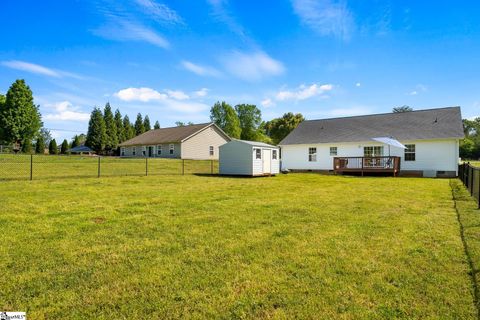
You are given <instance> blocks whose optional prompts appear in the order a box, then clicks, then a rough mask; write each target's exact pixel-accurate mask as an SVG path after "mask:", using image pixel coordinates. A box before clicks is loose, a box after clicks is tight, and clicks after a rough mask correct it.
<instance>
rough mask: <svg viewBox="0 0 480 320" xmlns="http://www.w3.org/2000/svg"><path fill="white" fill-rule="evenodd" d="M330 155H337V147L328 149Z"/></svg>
mask: <svg viewBox="0 0 480 320" xmlns="http://www.w3.org/2000/svg"><path fill="white" fill-rule="evenodd" d="M330 155H331V156H336V155H337V147H330Z"/></svg>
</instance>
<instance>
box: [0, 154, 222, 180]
mask: <svg viewBox="0 0 480 320" xmlns="http://www.w3.org/2000/svg"><path fill="white" fill-rule="evenodd" d="M217 173H218V161H216V160H190V159H164V158H118V157H99V156H98V157H97V156H73V155H27V154H0V180H40V179H57V178H76V177H98V178H99V177H113V176H151V175H186V174H217Z"/></svg>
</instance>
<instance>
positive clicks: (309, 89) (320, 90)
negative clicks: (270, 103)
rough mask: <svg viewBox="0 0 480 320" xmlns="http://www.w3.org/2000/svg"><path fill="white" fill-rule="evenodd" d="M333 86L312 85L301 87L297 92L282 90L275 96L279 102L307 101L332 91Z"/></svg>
mask: <svg viewBox="0 0 480 320" xmlns="http://www.w3.org/2000/svg"><path fill="white" fill-rule="evenodd" d="M332 89H333V85H331V84H322V85H319V84H316V83H314V84H312V85H310V86H306V85H301V86H299V87H298V88H297V89H296V90H293V91H292V90H281V91H279V92H278V93H277V94H276V95H275V99H276V100H278V101H284V100H305V99H309V98H312V97H314V96H318V95H322V94H324V93H325V92H327V91H331V90H332Z"/></svg>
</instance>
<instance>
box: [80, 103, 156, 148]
mask: <svg viewBox="0 0 480 320" xmlns="http://www.w3.org/2000/svg"><path fill="white" fill-rule="evenodd" d="M153 129H160V123H159V122H158V120H157V121H156V122H155V124H154V126H153ZM150 130H152V127H151V124H150V118H149V117H148V115H146V116H145V118H142V114H141V113H138V114H137V118H136V120H135V122H134V123H131V122H130V118H129V117H128V115H125V116H124V117H122V114H121V113H120V110H118V109H116V110H115V114H114V113H113V112H112V108H111V106H110V103H108V102H107V104H106V105H105V108H104V109H103V112H102V110H101V109H100V108H98V107H95V108H94V109H93V111H92V113H91V114H90V120H89V122H88V131H87V135H86V139H85V145H86V146H87V147H90V148H91V149H92V150H95V151H96V152H98V153H102V152H103V153H107V154H112V153H115V152H116V150H117V149H118V145H119V144H120V143H122V142H124V141H127V140H129V139H132V138H134V137H136V136H138V135H140V134H142V133H145V132H147V131H150Z"/></svg>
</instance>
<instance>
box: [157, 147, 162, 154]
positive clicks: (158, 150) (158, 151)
mask: <svg viewBox="0 0 480 320" xmlns="http://www.w3.org/2000/svg"><path fill="white" fill-rule="evenodd" d="M161 154H162V146H157V156H159V155H161Z"/></svg>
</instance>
